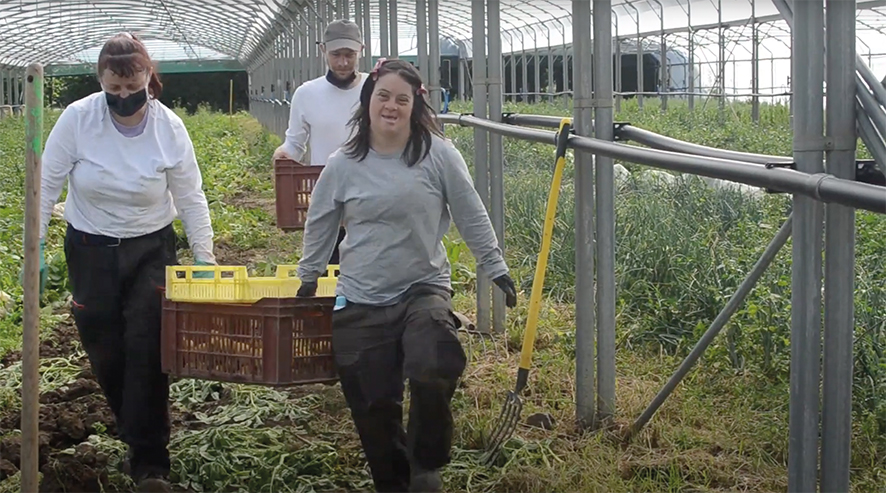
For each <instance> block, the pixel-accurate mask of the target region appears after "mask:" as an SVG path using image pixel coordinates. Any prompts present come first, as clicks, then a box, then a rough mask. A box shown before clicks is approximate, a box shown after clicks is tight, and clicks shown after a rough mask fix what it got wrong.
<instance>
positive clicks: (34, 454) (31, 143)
mask: <svg viewBox="0 0 886 493" xmlns="http://www.w3.org/2000/svg"><path fill="white" fill-rule="evenodd" d="M24 113H25V125H26V126H25V238H24V254H25V266H24V275H23V283H22V284H23V286H22V287H23V289H24V307H23V308H24V311H23V316H22V318H23V320H22V326H23V327H22V418H21V431H22V442H21V464H20V465H21V488H22V491H37V490H38V489H39V488H38V486H39V484H38V483H39V480H38V474H37V471H38V462H39V450H40V445H39V436H38V434H39V424H40V174H41V167H42V163H41V158H42V152H43V66H42V65H40V64H39V63H34V64H31V65H29V66H28V68H27V71H26V72H25V112H24Z"/></svg>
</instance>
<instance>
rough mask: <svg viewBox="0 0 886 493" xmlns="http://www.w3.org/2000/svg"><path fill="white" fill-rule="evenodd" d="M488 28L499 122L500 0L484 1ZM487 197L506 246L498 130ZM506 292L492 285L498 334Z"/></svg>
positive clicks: (492, 115) (492, 96) (492, 112)
mask: <svg viewBox="0 0 886 493" xmlns="http://www.w3.org/2000/svg"><path fill="white" fill-rule="evenodd" d="M486 9H487V14H486V15H487V19H488V28H489V57H488V60H489V62H488V63H489V86H488V87H489V119H490V120H492V121H494V122H500V121H501V119H502V114H501V112H502V105H503V99H502V84H503V82H504V81H503V80H502V49H501V2H500V1H499V0H488V2H487V3H486ZM489 189H490V191H489V200H490V205H491V207H490V208H491V210H492V214H491V219H492V227H493V229H494V230H495V236H496V238H497V239H498V244H499V246H500V247H501V249H502V252H504V249H505V193H504V147H503V143H502V138H501V135H500V134H496V133H494V134H492V135H490V136H489ZM506 309H507V307H506V306H505V294H504V292H503V291H502V290H500V289H495V288H494V287H493V288H492V329H493V330H494V331H495V332H497V333H499V334H501V333H504V331H505V318H506V317H507V313H506Z"/></svg>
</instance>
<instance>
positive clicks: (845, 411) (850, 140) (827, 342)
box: [821, 0, 886, 492]
mask: <svg viewBox="0 0 886 493" xmlns="http://www.w3.org/2000/svg"><path fill="white" fill-rule="evenodd" d="M826 7H827V13H826V15H827V17H826V26H827V31H826V34H825V42H826V47H827V50H826V51H827V63H826V65H827V68H826V70H827V74H826V77H827V87H828V96H827V103H828V104H827V118H826V121H827V137H828V139H829V140H830V141H831V142H833V143H834V148H833V150H830V151H828V153H827V170H828V173H830V174H832V175H834V176H836V177H837V178H844V179H848V180H853V179H855V170H856V162H855V147H856V142H857V135H856V129H855V125H853V123H854V122H855V120H856V115H855V104H854V103H855V96H856V92H855V89H856V86H855V80H854V79H855V74H854V70H853V69H854V68H855V61H856V50H855V0H827V5H826ZM875 85H877V86H878V87H882V86H881V85H880V84H875ZM884 193H886V192H884ZM825 215H826V216H825V224H826V231H825V259H826V264H825V299H824V311H825V320H824V324H825V326H824V368H823V370H824V385H823V392H824V402H823V409H822V416H821V418H822V437H821V491H822V492H827V491H849V462H850V453H851V446H850V440H851V437H852V363H853V361H852V356H853V355H852V345H853V337H854V325H855V318H854V309H855V306H854V295H855V211H854V210H853V209H852V208H851V207H846V206H842V205H836V204H829V205H828V206H827V208H826V210H825Z"/></svg>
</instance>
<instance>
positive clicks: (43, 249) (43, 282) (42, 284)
mask: <svg viewBox="0 0 886 493" xmlns="http://www.w3.org/2000/svg"><path fill="white" fill-rule="evenodd" d="M47 277H49V272H48V271H47V270H46V240H40V296H43V291H44V290H45V289H46V280H47ZM18 281H19V282H20V283H22V285H24V284H25V266H24V265H22V270H21V272H19V274H18Z"/></svg>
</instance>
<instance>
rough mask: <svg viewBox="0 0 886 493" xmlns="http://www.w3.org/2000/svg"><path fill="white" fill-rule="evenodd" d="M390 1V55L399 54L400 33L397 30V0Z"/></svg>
mask: <svg viewBox="0 0 886 493" xmlns="http://www.w3.org/2000/svg"><path fill="white" fill-rule="evenodd" d="M388 2H390V11H391V15H390V23H391V56H393V57H399V56H400V33H399V31H398V30H397V0H388Z"/></svg>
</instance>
